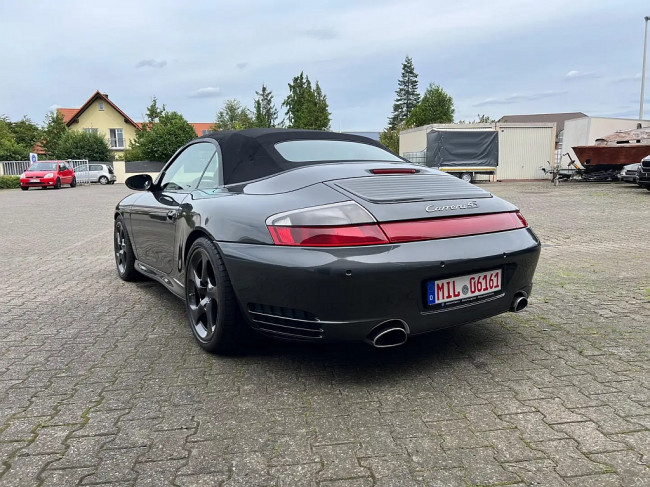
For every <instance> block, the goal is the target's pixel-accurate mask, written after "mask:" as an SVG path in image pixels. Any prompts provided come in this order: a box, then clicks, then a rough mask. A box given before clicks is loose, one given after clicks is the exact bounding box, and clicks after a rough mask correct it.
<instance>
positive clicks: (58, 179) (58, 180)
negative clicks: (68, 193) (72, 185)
mask: <svg viewBox="0 0 650 487" xmlns="http://www.w3.org/2000/svg"><path fill="white" fill-rule="evenodd" d="M54 189H61V178H56V183H54Z"/></svg>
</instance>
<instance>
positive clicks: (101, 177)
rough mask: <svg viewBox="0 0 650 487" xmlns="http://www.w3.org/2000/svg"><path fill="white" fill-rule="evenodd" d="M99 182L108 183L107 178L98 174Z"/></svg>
mask: <svg viewBox="0 0 650 487" xmlns="http://www.w3.org/2000/svg"><path fill="white" fill-rule="evenodd" d="M99 184H108V178H107V177H106V176H100V177H99Z"/></svg>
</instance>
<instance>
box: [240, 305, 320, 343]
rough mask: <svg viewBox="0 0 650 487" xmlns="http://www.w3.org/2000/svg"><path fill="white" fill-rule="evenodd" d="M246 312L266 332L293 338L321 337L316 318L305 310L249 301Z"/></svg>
mask: <svg viewBox="0 0 650 487" xmlns="http://www.w3.org/2000/svg"><path fill="white" fill-rule="evenodd" d="M248 314H249V316H250V318H251V320H252V321H253V323H254V324H255V325H256V326H257V327H258V328H259V330H260V331H263V332H265V333H268V334H272V335H274V336H278V337H285V338H293V339H315V338H322V336H323V329H322V328H321V327H320V324H319V322H318V318H316V316H314V315H313V314H311V313H308V312H306V311H302V310H298V309H292V308H282V307H280V306H270V305H266V304H256V303H250V304H249V305H248Z"/></svg>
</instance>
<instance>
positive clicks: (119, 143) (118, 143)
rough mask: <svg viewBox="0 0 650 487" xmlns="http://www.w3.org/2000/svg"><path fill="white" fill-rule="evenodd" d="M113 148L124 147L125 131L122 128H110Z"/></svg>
mask: <svg viewBox="0 0 650 487" xmlns="http://www.w3.org/2000/svg"><path fill="white" fill-rule="evenodd" d="M108 132H109V138H110V143H111V149H124V131H123V130H122V129H109V130H108Z"/></svg>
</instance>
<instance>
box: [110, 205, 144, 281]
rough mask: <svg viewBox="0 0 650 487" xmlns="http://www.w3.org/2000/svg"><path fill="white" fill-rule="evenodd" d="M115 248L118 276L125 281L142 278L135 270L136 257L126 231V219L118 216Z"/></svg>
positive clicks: (114, 240) (114, 241)
mask: <svg viewBox="0 0 650 487" xmlns="http://www.w3.org/2000/svg"><path fill="white" fill-rule="evenodd" d="M113 248H114V249H115V266H116V267H117V275H118V276H120V279H122V280H123V281H135V280H137V279H138V278H139V277H140V273H139V272H138V271H137V270H135V255H134V254H133V247H131V239H130V238H129V233H128V231H127V230H126V225H125V224H124V219H123V218H122V217H121V216H118V217H117V219H116V220H115V238H114V239H113Z"/></svg>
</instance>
